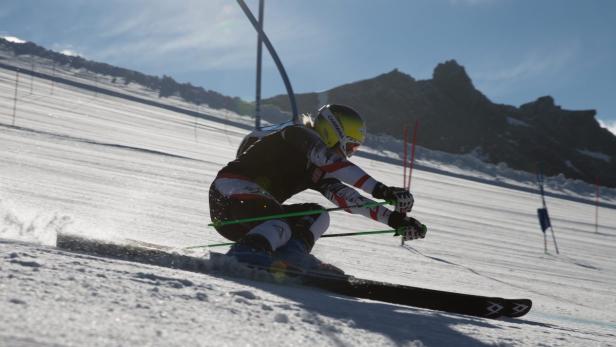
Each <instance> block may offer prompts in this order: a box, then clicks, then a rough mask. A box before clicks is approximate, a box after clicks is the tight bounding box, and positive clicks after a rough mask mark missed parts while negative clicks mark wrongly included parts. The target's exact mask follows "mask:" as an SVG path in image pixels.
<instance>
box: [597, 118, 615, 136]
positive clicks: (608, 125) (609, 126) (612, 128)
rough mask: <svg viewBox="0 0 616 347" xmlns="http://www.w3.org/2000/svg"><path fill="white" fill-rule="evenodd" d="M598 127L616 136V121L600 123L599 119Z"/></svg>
mask: <svg viewBox="0 0 616 347" xmlns="http://www.w3.org/2000/svg"><path fill="white" fill-rule="evenodd" d="M599 125H601V127H603V128H606V129H607V130H609V131H610V132H611V133H612V134H614V135H616V120H612V121H602V120H600V119H599Z"/></svg>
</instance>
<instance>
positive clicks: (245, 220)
mask: <svg viewBox="0 0 616 347" xmlns="http://www.w3.org/2000/svg"><path fill="white" fill-rule="evenodd" d="M385 204H391V201H382V202H371V203H368V204H361V205H352V206H346V207H332V208H326V209H319V210H311V211H299V212H289V213H281V214H274V215H270V216H261V217H253V218H242V219H236V220H230V221H214V222H212V223H210V224H208V226H213V227H221V226H225V225H232V224H241V223H249V222H260V221H265V220H271V219H279V218H290V217H299V216H309V215H312V214H320V213H323V212H333V211H341V210H346V209H349V208H358V207H366V208H370V207H376V206H381V205H385Z"/></svg>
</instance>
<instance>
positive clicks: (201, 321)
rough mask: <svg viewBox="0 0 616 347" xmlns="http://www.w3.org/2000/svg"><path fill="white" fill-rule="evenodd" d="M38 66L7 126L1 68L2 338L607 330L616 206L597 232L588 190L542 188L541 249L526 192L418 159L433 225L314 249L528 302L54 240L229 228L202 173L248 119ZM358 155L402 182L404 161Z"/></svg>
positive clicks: (359, 224)
mask: <svg viewBox="0 0 616 347" xmlns="http://www.w3.org/2000/svg"><path fill="white" fill-rule="evenodd" d="M102 79H103V78H101V80H102ZM30 82H31V81H30V80H29V79H22V83H23V86H21V88H20V89H19V90H20V92H19V102H18V104H17V114H16V118H15V126H11V124H12V123H13V118H12V114H13V113H12V111H13V93H14V73H12V72H8V71H6V70H3V69H0V148H2V151H0V238H1V239H3V240H2V241H1V242H0V259H1V260H0V312H2V313H3V314H2V315H1V316H0V326H2V329H0V345H8V346H13V345H17V346H43V345H44V346H57V345H58V346H60V345H93V346H115V345H161V346H162V345H165V346H168V345H178V346H180V345H216V346H218V345H265V344H268V345H274V346H276V345H291V344H300V345H353V346H375V345H403V346H412V345H428V346H440V345H461V346H465V345H467V346H476V345H477V346H482V345H548V346H554V345H563V346H565V345H566V346H570V345H584V346H588V345H591V346H593V345H594V346H608V345H616V314H614V311H615V309H616V295H615V294H616V266H615V265H616V260H615V259H614V256H613V254H614V247H615V246H616V213H615V212H614V210H612V209H608V208H601V209H600V210H599V216H600V221H601V225H600V228H599V232H598V233H595V226H594V218H595V209H594V207H593V206H591V205H588V204H582V203H577V202H573V201H569V200H564V199H554V198H548V200H547V203H548V207H549V209H550V214H551V216H552V222H553V225H554V229H555V232H556V236H557V241H558V246H559V248H560V250H561V254H560V255H555V254H554V252H553V245H552V242H551V240H550V244H549V246H550V254H544V253H543V236H542V234H541V233H540V232H539V230H538V223H537V220H536V215H535V213H536V208H537V207H539V204H540V201H539V199H538V197H537V196H536V195H535V194H532V193H528V192H524V191H518V190H513V189H506V188H502V187H498V186H494V185H487V184H482V183H479V182H473V181H468V180H463V179H460V178H456V177H450V176H446V175H439V174H435V173H431V172H428V171H422V170H416V171H415V172H414V176H413V193H414V194H415V197H416V207H415V210H414V215H415V217H416V218H418V219H420V220H422V221H423V222H424V223H426V224H427V225H428V226H429V233H428V236H427V238H426V239H425V240H421V241H416V242H411V243H408V244H407V246H406V247H401V246H400V245H399V241H398V239H394V238H392V237H391V236H384V235H381V236H378V235H375V236H364V237H355V238H352V237H347V238H330V239H323V240H321V241H319V242H318V243H317V246H316V247H315V250H314V253H315V254H316V255H317V256H319V257H320V258H322V259H323V260H326V261H329V262H332V263H334V264H336V265H338V266H339V267H341V268H343V269H345V270H347V272H349V273H351V274H353V275H356V276H359V277H366V278H371V279H377V280H384V281H388V282H395V283H402V284H409V285H415V286H426V287H431V288H435V289H447V290H455V291H461V292H469V293H477V294H493V295H499V296H512V297H529V298H531V299H533V301H534V303H535V307H534V309H533V311H531V313H530V314H529V315H527V316H525V317H524V318H523V319H518V320H499V321H495V320H486V319H481V318H473V317H465V316H460V315H451V314H443V313H439V312H433V311H429V310H421V309H413V308H407V307H402V306H396V305H389V304H382V303H378V302H372V301H368V300H356V299H352V298H345V297H340V296H337V295H332V294H328V293H325V292H322V291H318V290H314V289H307V288H297V287H284V286H278V285H275V284H271V283H263V282H256V281H250V280H245V279H244V280H241V279H234V278H231V277H225V276H208V275H202V274H194V273H189V272H184V271H178V270H171V269H166V268H161V267H155V266H149V265H142V264H133V263H128V262H123V261H117V260H110V259H103V258H97V257H92V256H84V255H78V254H71V253H67V252H65V251H60V250H57V249H55V248H53V247H52V246H53V244H54V242H55V235H56V233H57V232H72V233H78V234H82V235H87V236H90V237H95V238H102V239H112V240H121V239H137V240H142V241H147V242H152V243H158V244H163V245H168V246H173V247H184V246H192V245H200V244H208V243H214V242H223V241H225V240H224V239H223V238H221V237H220V236H219V235H218V234H217V233H216V232H215V230H214V229H212V228H209V227H208V226H207V223H208V222H209V210H208V199H207V197H208V196H207V194H208V188H209V184H210V183H211V181H212V179H213V177H214V175H215V174H216V172H217V170H218V169H219V168H220V167H221V166H222V165H224V164H225V163H226V162H227V161H229V160H231V159H232V158H233V156H234V153H235V149H236V146H237V145H238V144H239V141H240V140H241V138H242V136H243V135H244V134H245V133H246V130H243V129H241V128H237V127H232V126H229V125H224V124H223V123H218V122H214V121H204V120H202V119H201V120H196V119H195V118H192V117H189V116H186V115H183V114H179V113H174V112H171V111H167V110H162V109H158V108H155V107H152V106H146V105H143V104H139V103H135V102H129V101H126V100H122V99H118V98H112V97H107V96H103V95H100V94H93V93H91V92H88V93H84V92H83V91H82V90H79V89H76V88H72V87H65V86H63V85H61V84H56V85H55V87H54V92H53V95H52V94H51V93H50V83H49V81H46V80H42V79H37V78H34V79H33V80H32V86H33V88H32V89H33V93H32V94H30V89H29V87H30ZM173 103H174V104H175V105H181V104H182V103H181V102H180V101H178V100H174V101H173ZM204 111H205V112H207V113H208V114H210V115H213V116H216V117H219V118H220V119H235V120H238V121H245V120H243V119H244V118H243V117H239V116H237V115H233V114H231V113H229V112H225V111H216V110H211V109H206V108H205V109H204ZM373 151H374V149H373ZM354 161H355V162H356V163H357V164H359V165H361V166H362V167H364V168H365V169H366V170H367V171H369V172H370V173H371V174H373V175H374V176H375V177H376V178H377V179H380V180H382V181H384V182H385V183H388V184H400V181H401V178H400V175H401V168H400V167H399V166H395V165H392V164H388V163H387V162H382V161H377V160H370V159H365V158H357V159H354ZM460 170H462V169H460ZM466 173H467V174H469V175H472V174H473V172H471V171H467V172H466ZM299 201H315V202H319V203H322V204H327V202H326V200H325V199H324V198H322V197H320V196H318V195H317V194H315V193H311V192H307V193H303V194H301V195H299V196H297V197H295V198H294V199H293V202H299ZM371 229H377V230H378V229H383V226H382V225H379V224H377V223H376V222H373V221H370V220H367V219H365V218H362V217H359V216H353V215H348V214H346V213H339V212H337V213H334V214H332V226H331V229H330V232H332V233H334V232H346V231H361V230H371ZM219 250H220V251H224V249H219ZM204 256H206V257H207V252H204Z"/></svg>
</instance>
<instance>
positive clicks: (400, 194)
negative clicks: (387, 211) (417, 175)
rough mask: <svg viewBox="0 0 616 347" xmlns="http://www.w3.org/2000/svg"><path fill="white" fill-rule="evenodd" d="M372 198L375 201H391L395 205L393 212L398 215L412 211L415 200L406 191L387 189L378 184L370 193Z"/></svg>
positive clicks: (395, 188)
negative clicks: (398, 213)
mask: <svg viewBox="0 0 616 347" xmlns="http://www.w3.org/2000/svg"><path fill="white" fill-rule="evenodd" d="M372 196H373V197H375V198H376V199H384V200H387V201H391V202H392V203H393V204H394V205H395V208H394V209H395V210H396V211H397V212H400V213H408V212H411V210H412V209H413V203H414V202H415V199H414V198H413V194H411V192H409V191H408V190H407V189H404V188H398V187H388V186H386V185H384V184H382V183H378V184H377V185H376V187H374V190H373V191H372Z"/></svg>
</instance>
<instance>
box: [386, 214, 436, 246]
mask: <svg viewBox="0 0 616 347" xmlns="http://www.w3.org/2000/svg"><path fill="white" fill-rule="evenodd" d="M387 224H388V225H389V226H390V227H392V228H394V229H396V232H395V234H394V236H402V238H403V239H404V240H405V241H408V240H416V239H423V238H424V237H426V233H427V232H428V227H426V226H425V225H424V224H421V223H420V222H419V221H418V220H417V219H415V218H413V217H407V216H405V215H404V214H402V213H399V212H392V213H391V215H390V216H389V221H388V222H387Z"/></svg>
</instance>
